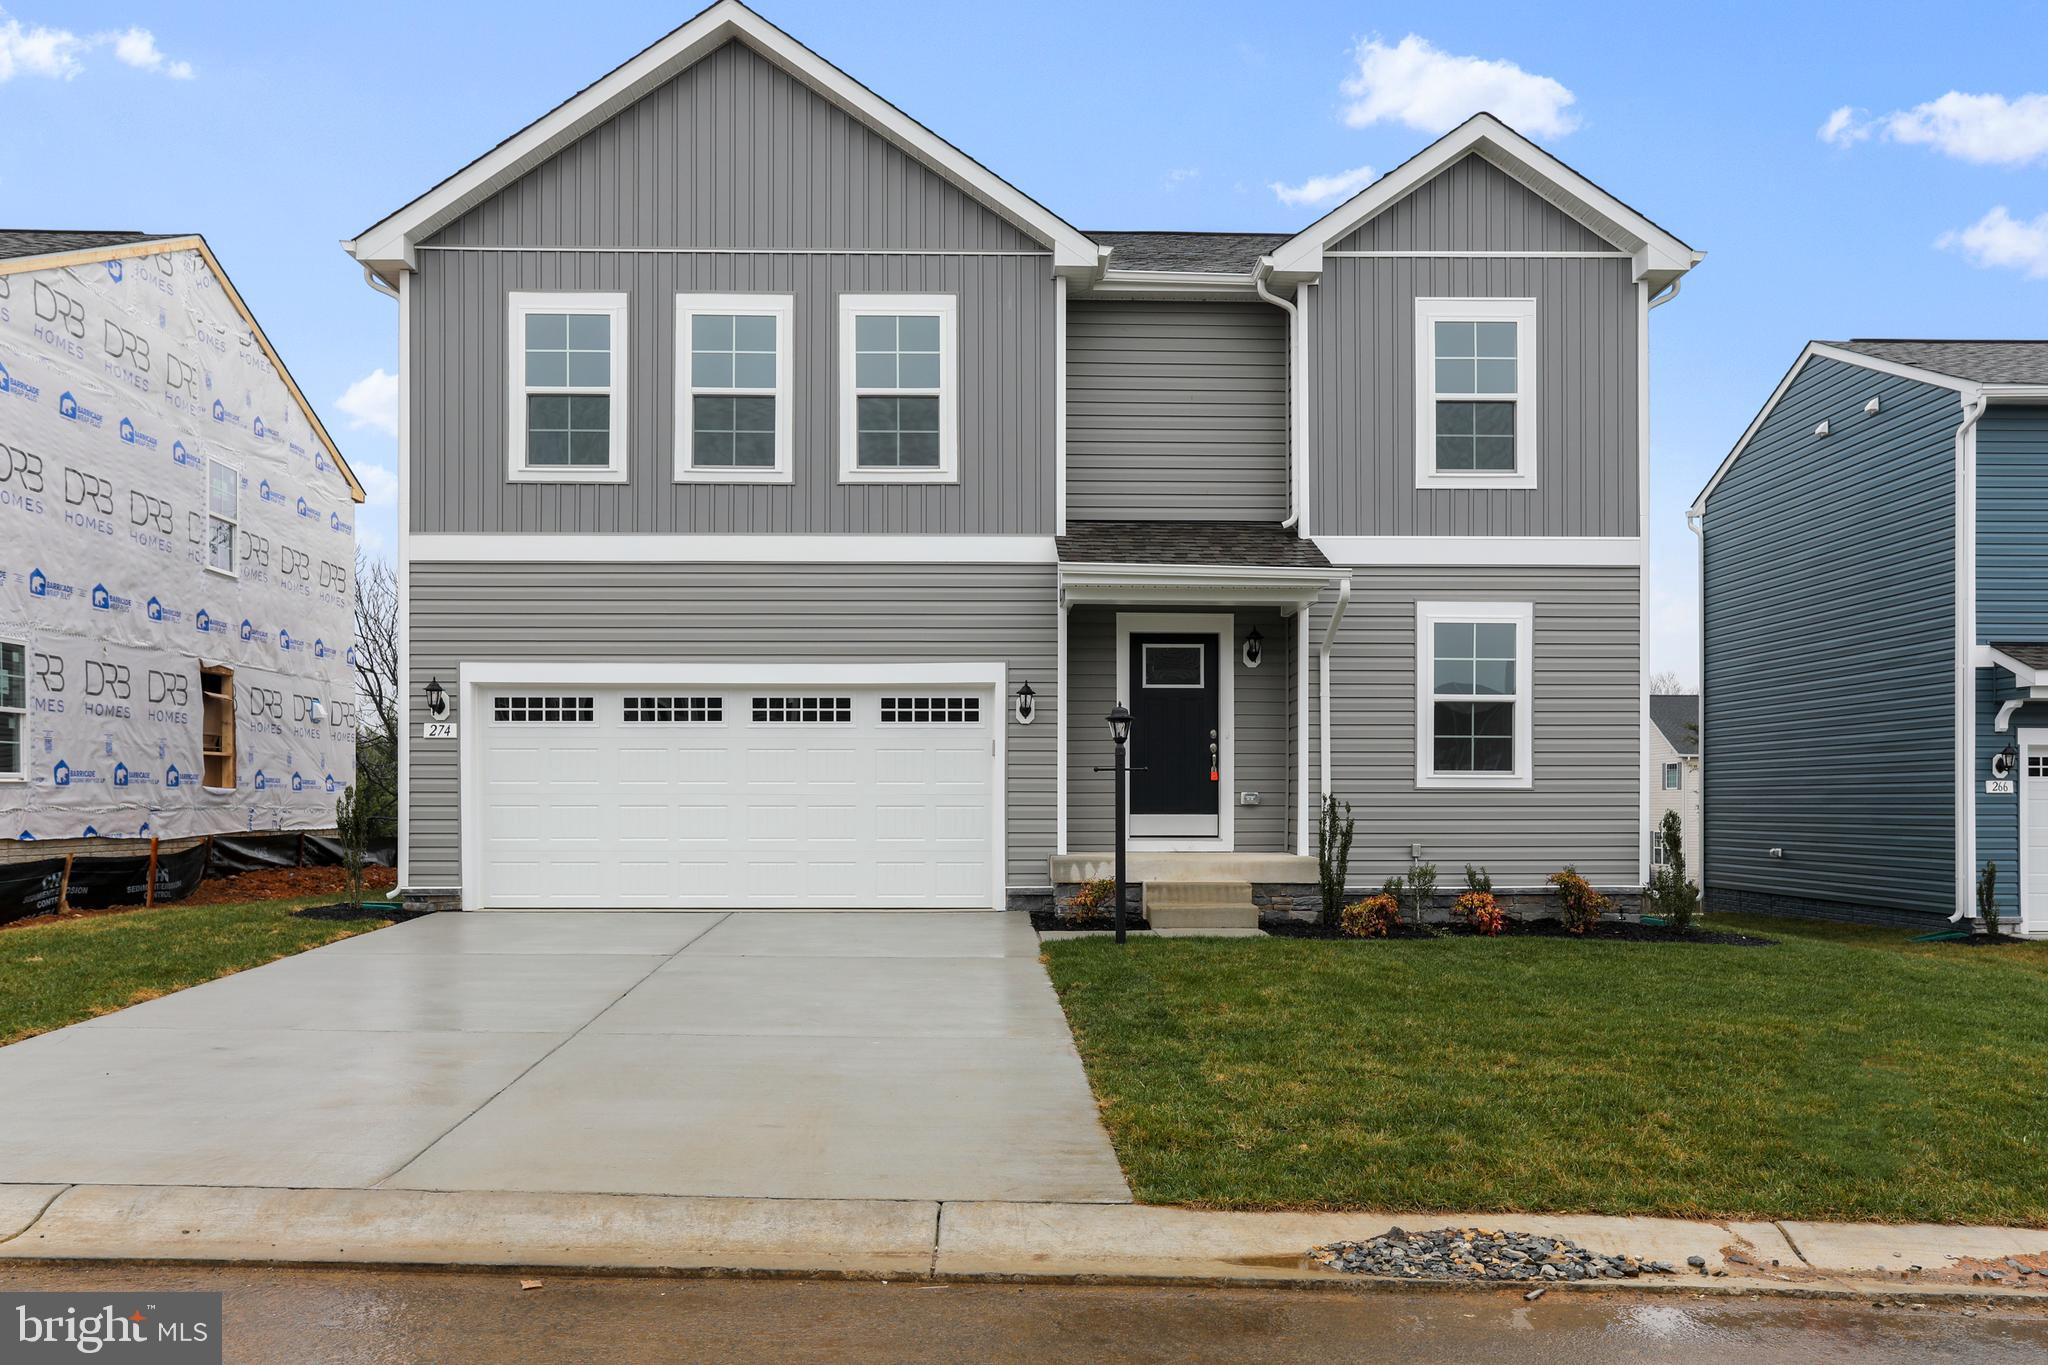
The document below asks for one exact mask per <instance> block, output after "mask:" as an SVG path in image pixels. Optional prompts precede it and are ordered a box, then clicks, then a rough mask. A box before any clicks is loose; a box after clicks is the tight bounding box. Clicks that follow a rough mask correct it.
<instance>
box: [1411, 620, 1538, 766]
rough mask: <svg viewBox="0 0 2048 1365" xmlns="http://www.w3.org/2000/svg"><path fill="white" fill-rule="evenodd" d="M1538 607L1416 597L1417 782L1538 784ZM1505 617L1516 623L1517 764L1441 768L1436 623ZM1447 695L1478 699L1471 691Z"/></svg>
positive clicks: (1464, 698) (1486, 623) (1491, 621)
mask: <svg viewBox="0 0 2048 1365" xmlns="http://www.w3.org/2000/svg"><path fill="white" fill-rule="evenodd" d="M1535 618H1536V611H1535V606H1534V604H1533V603H1529V602H1417V603H1416V604H1415V785H1416V787H1417V788H1419V789H1421V788H1450V789H1457V788H1465V789H1471V788H1479V789H1482V790H1483V789H1487V788H1496V789H1497V788H1503V787H1533V786H1534V785H1535V764H1534V761H1533V758H1534V754H1535V745H1534V742H1533V736H1532V734H1531V731H1532V724H1531V722H1532V720H1533V718H1534V716H1535V713H1536V706H1535V693H1536V676H1535V671H1534V669H1533V668H1532V666H1531V661H1532V659H1533V658H1534V654H1535V650H1534V647H1533V637H1534V634H1535V626H1536V619H1535ZM1465 622H1475V623H1479V624H1485V625H1491V624H1499V623H1505V624H1508V625H1512V626H1514V627H1515V697H1514V705H1515V766H1514V770H1513V771H1512V772H1505V773H1439V772H1437V771H1436V768H1435V764H1436V712H1435V710H1434V707H1435V705H1436V700H1437V697H1436V627H1437V626H1438V625H1439V624H1463V623H1465ZM1445 700H1446V701H1469V700H1475V699H1474V698H1469V697H1456V698H1451V697H1447V698H1445Z"/></svg>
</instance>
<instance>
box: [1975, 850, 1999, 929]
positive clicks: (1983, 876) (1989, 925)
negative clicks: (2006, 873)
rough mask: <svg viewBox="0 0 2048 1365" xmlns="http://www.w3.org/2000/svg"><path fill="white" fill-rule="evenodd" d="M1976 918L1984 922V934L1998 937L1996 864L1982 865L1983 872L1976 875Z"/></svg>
mask: <svg viewBox="0 0 2048 1365" xmlns="http://www.w3.org/2000/svg"><path fill="white" fill-rule="evenodd" d="M1977 918H1978V919H1980V920H1983V921H1984V932H1985V933H1986V934H1988V935H1990V936H1991V937H1992V938H1997V937H1998V864H1997V863H1986V864H1984V870H1983V871H1982V872H1980V873H1978V874H1977Z"/></svg>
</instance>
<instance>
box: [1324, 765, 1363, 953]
mask: <svg viewBox="0 0 2048 1365" xmlns="http://www.w3.org/2000/svg"><path fill="white" fill-rule="evenodd" d="M1340 808H1341V812H1342V813H1341V814H1340V813H1339V811H1340ZM1357 829H1358V821H1357V820H1355V819H1353V818H1352V816H1351V803H1350V802H1348V801H1339V800H1338V799H1337V798H1336V797H1334V796H1326V797H1324V798H1323V809H1322V814H1321V815H1319V816H1318V817H1317V818H1316V881H1317V883H1318V886H1319V888H1320V890H1321V891H1322V895H1323V913H1322V922H1323V926H1324V927H1325V928H1329V929H1334V928H1336V927H1337V922H1338V917H1339V916H1340V915H1341V914H1342V912H1343V909H1344V883H1345V881H1346V880H1347V879H1348V878H1349V877H1350V875H1351V836H1352V835H1353V834H1354V833H1355V832H1356V831H1357Z"/></svg>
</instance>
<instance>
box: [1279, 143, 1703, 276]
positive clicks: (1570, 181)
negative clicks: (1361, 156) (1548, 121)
mask: <svg viewBox="0 0 2048 1365" xmlns="http://www.w3.org/2000/svg"><path fill="white" fill-rule="evenodd" d="M1469 152H1478V153H1479V154H1480V155H1482V156H1484V157H1486V159H1487V160H1488V161H1491V162H1493V163H1494V164H1495V165H1497V166H1499V167H1501V169H1502V170H1504V171H1507V172H1509V173H1511V174H1514V175H1515V177H1516V178H1517V179H1520V180H1523V181H1524V182H1525V183H1527V181H1528V180H1530V179H1531V178H1533V179H1535V180H1538V181H1541V182H1543V183H1544V184H1545V185H1547V186H1548V187H1550V188H1551V189H1553V190H1554V192H1555V193H1554V194H1547V195H1545V198H1547V199H1550V200H1551V202H1552V203H1554V204H1556V205H1557V207H1558V209H1559V210H1560V211H1561V212H1564V213H1568V214H1571V215H1572V216H1573V217H1575V218H1578V219H1579V220H1580V221H1582V222H1585V223H1586V224H1587V226H1588V227H1590V228H1592V229H1593V230H1594V231H1596V232H1600V233H1601V235H1603V236H1607V237H1610V238H1611V237H1612V236H1614V235H1615V231H1616V229H1619V231H1620V232H1621V233H1622V234H1625V235H1626V236H1627V237H1628V238H1629V239H1630V240H1626V241H1621V242H1617V243H1616V245H1617V246H1622V247H1626V248H1627V249H1628V250H1629V252H1630V253H1631V255H1632V256H1633V257H1634V261H1635V270H1636V277H1637V278H1638V279H1642V278H1646V277H1655V278H1656V279H1657V280H1659V281H1660V282H1662V281H1668V280H1670V279H1673V278H1676V277H1677V276H1679V275H1682V274H1684V273H1685V272H1686V271H1688V270H1690V269H1692V267H1693V266H1695V265H1697V264H1699V262H1700V261H1701V260H1702V259H1703V253H1701V252H1698V251H1695V250H1693V249H1692V248H1691V247H1689V246H1687V245H1686V244H1685V243H1684V242H1681V241H1679V240H1678V238H1676V237H1674V236H1672V235H1671V234H1670V233H1668V232H1666V231H1665V230H1664V229H1663V228H1660V227H1658V226H1657V225H1656V224H1655V223H1653V222H1651V221H1650V220H1649V219H1647V218H1645V217H1643V215H1642V214H1640V213H1637V212H1636V211H1635V210H1634V209H1632V208H1630V207H1629V206H1628V205H1626V204H1624V203H1622V202H1621V201H1620V200H1619V199H1616V198H1615V197H1614V196H1613V195H1611V194H1609V193H1608V192H1607V191H1605V190H1603V189H1601V188H1600V187H1599V186H1598V185H1596V184H1594V183H1593V182H1592V181H1590V180H1588V179H1586V178H1585V177H1584V176H1582V175H1580V174H1579V173H1578V172H1577V171H1575V170H1573V169H1572V168H1571V167H1569V166H1567V165H1565V164H1564V163H1563V162H1562V161H1559V160H1558V159H1557V158H1556V157H1554V156H1552V155H1551V154H1550V153H1549V152H1546V151H1544V150H1543V149H1542V148H1541V147H1538V146H1537V145H1536V144H1535V143H1533V142H1531V141H1529V140H1528V139H1527V138H1525V137H1523V136H1522V135H1521V134H1520V133H1518V132H1516V131H1515V130H1514V129H1512V128H1510V127H1508V126H1507V125H1506V124H1504V123H1502V122H1501V121H1500V120H1499V119H1497V118H1495V117H1494V116H1493V115H1491V114H1474V115H1473V116H1472V117H1471V118H1469V119H1467V120H1466V121H1465V122H1464V123H1461V124H1459V125H1458V126H1457V127H1456V128H1453V129H1452V130H1451V131H1450V132H1448V133H1446V134H1444V135H1443V136H1442V137H1441V138H1438V139H1437V140H1436V141H1435V142H1433V143H1431V144H1430V145H1429V146H1428V147H1426V148H1424V149H1423V150H1422V151H1420V152H1418V153H1417V154H1416V155H1414V156H1413V157H1410V158H1409V159H1408V160H1407V161H1405V162H1403V163H1402V164H1401V165H1399V166H1397V167H1395V168H1394V169H1393V170H1391V171H1389V172H1387V174H1385V175H1383V176H1381V177H1380V178H1379V179H1378V180H1376V181H1374V182H1373V183H1372V184H1371V185H1368V186H1366V188H1364V189H1363V190H1360V191H1359V192H1358V193H1357V194H1355V195H1353V196H1352V197H1351V198H1350V199H1348V200H1346V201H1345V202H1344V203H1342V204H1339V205H1338V206H1337V207H1336V208H1334V209H1332V210H1330V212H1328V213H1326V214H1324V215H1323V216H1322V217H1321V218H1318V219H1317V220H1316V221H1315V222H1313V223H1311V224H1309V225H1308V226H1307V227H1305V228H1303V229H1302V230H1301V231H1300V232H1299V233H1297V234H1295V236H1294V237H1292V238H1291V239H1289V240H1288V241H1287V242H1285V243H1283V244H1282V245H1281V246H1280V247H1279V249H1278V250H1276V251H1274V252H1273V268H1274V271H1275V273H1276V274H1279V275H1282V276H1293V275H1316V274H1320V273H1321V271H1322V268H1323V249H1324V248H1325V247H1327V246H1329V245H1330V244H1331V243H1333V242H1336V241H1338V240H1340V239H1341V238H1343V237H1344V236H1345V235H1346V234H1347V233H1349V232H1351V231H1352V230H1353V229H1354V228H1356V227H1357V226H1358V225H1359V224H1361V223H1364V222H1367V221H1369V220H1370V219H1372V218H1373V217H1375V216H1376V215H1378V214H1379V213H1381V212H1382V211H1384V210H1385V209H1386V208H1388V207H1389V206H1390V205H1392V204H1395V203H1397V202H1399V201H1400V200H1401V199H1402V198H1404V197H1405V196H1407V195H1408V194H1409V193H1410V192H1411V191H1413V190H1414V189H1416V187H1418V186H1420V185H1422V184H1424V183H1426V182H1427V181H1428V180H1429V179H1430V178H1431V177H1432V176H1434V175H1436V174H1437V173H1438V172H1439V171H1442V170H1443V169H1444V168H1445V167H1447V166H1450V165H1452V164H1453V163H1454V162H1456V161H1457V160H1458V159H1459V158H1461V157H1463V156H1465V155H1466V154H1467V153H1469Z"/></svg>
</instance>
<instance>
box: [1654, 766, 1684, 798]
mask: <svg viewBox="0 0 2048 1365" xmlns="http://www.w3.org/2000/svg"><path fill="white" fill-rule="evenodd" d="M1673 777H1676V778H1677V779H1678V781H1676V782H1673V781H1672V780H1671V779H1672V778H1673ZM1659 781H1660V783H1661V784H1662V785H1661V786H1660V787H1659V790H1661V791H1667V792H1682V791H1684V790H1685V765H1684V764H1683V763H1666V764H1665V765H1664V767H1663V770H1662V775H1661V776H1660V778H1659Z"/></svg>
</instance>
